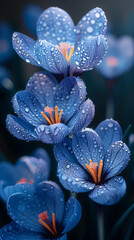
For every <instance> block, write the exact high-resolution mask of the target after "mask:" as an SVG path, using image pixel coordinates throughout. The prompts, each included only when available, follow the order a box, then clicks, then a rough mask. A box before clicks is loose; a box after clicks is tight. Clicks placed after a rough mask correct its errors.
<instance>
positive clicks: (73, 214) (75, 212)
mask: <svg viewBox="0 0 134 240" xmlns="http://www.w3.org/2000/svg"><path fill="white" fill-rule="evenodd" d="M25 188H27V186H25ZM7 210H8V213H9V215H10V216H11V218H12V219H13V221H14V222H12V223H11V224H9V225H6V226H5V227H3V228H2V229H1V230H0V239H1V240H5V239H6V240H11V239H14V240H15V239H16V240H17V239H19V240H20V239H21V240H30V239H32V240H39V239H49V240H50V239H55V240H56V239H57V240H66V239H67V235H66V233H67V232H68V231H70V230H71V229H73V228H74V227H75V226H76V225H77V224H78V222H79V220H80V218H81V205H80V203H79V202H78V200H77V199H75V198H74V197H70V198H69V200H68V201H67V203H66V204H65V200H64V195H63V192H62V190H61V189H60V187H59V186H58V185H57V184H56V183H54V182H50V181H47V182H42V183H40V184H39V185H38V186H37V187H36V188H35V190H34V191H31V190H29V192H28V194H25V193H15V194H13V195H12V196H10V198H9V200H8V203H7Z"/></svg>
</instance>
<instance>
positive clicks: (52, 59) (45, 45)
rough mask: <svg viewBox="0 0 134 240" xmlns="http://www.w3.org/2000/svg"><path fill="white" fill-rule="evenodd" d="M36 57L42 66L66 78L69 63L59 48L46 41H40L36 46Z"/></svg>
mask: <svg viewBox="0 0 134 240" xmlns="http://www.w3.org/2000/svg"><path fill="white" fill-rule="evenodd" d="M35 55H36V57H37V59H38V61H39V62H40V63H41V66H42V67H43V68H44V69H46V70H47V71H50V72H52V73H55V74H61V75H64V76H66V75H67V72H68V62H67V60H66V58H65V57H64V56H63V54H62V53H61V52H60V51H59V50H58V48H57V47H56V46H55V45H53V44H52V43H49V42H47V41H46V40H42V41H41V40H39V41H37V43H36V46H35Z"/></svg>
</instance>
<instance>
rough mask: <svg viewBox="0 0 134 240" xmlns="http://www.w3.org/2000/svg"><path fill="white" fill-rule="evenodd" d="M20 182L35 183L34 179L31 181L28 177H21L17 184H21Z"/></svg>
mask: <svg viewBox="0 0 134 240" xmlns="http://www.w3.org/2000/svg"><path fill="white" fill-rule="evenodd" d="M19 183H30V184H33V183H34V181H33V179H30V181H27V179H26V178H21V179H20V180H19V181H18V182H17V183H16V184H19Z"/></svg>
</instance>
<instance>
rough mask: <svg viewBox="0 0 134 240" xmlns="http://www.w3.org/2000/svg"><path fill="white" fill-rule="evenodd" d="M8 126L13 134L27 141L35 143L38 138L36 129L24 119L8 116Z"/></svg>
mask: <svg viewBox="0 0 134 240" xmlns="http://www.w3.org/2000/svg"><path fill="white" fill-rule="evenodd" d="M6 125H7V128H8V130H9V132H10V133H11V134H13V135H14V136H15V137H17V138H19V139H21V140H25V141H35V140H37V136H36V134H35V132H34V127H33V126H32V125H31V124H30V123H27V122H25V121H23V120H22V119H20V118H18V117H15V116H13V115H7V118H6Z"/></svg>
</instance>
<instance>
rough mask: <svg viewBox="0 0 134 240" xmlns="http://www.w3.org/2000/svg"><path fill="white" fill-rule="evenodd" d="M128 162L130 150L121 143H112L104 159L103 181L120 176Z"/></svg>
mask: <svg viewBox="0 0 134 240" xmlns="http://www.w3.org/2000/svg"><path fill="white" fill-rule="evenodd" d="M129 160H130V150H129V148H128V147H127V145H126V144H125V143H123V142H121V141H118V142H115V143H113V144H112V145H111V146H110V147H109V148H108V150H107V152H106V155H105V158H104V166H103V175H104V177H105V179H108V178H111V177H113V176H115V175H117V174H120V173H121V172H122V171H123V169H125V168H126V166H127V164H128V161H129Z"/></svg>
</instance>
